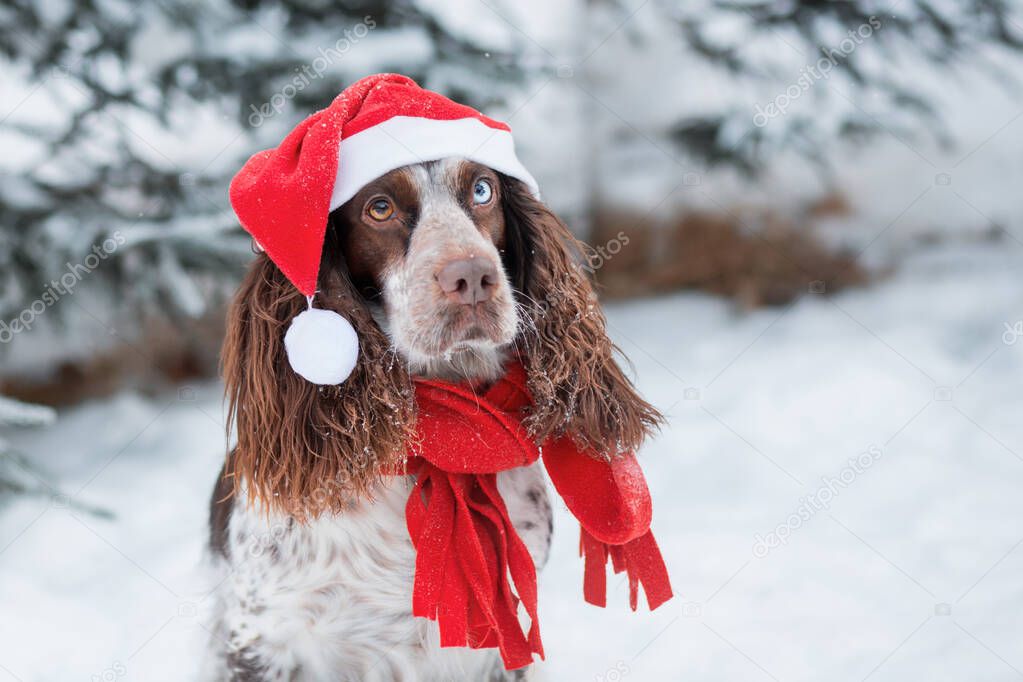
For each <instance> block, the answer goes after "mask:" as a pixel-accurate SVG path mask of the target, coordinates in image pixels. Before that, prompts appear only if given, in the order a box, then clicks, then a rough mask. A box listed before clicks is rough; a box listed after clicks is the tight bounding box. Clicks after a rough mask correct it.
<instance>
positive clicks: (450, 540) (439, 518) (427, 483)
mask: <svg viewBox="0 0 1023 682" xmlns="http://www.w3.org/2000/svg"><path fill="white" fill-rule="evenodd" d="M419 462H420V463H419V465H418V466H417V467H416V470H415V472H414V473H415V474H416V484H415V487H414V488H413V490H412V494H411V495H410V496H409V499H408V503H407V505H406V508H405V515H406V520H407V522H408V526H409V531H410V535H411V537H412V540H413V543H414V544H415V545H416V573H415V579H414V583H413V587H412V614H413V615H415V616H419V617H423V618H429V619H430V620H434V621H437V625H438V629H439V630H440V645H441V646H442V647H458V646H469V647H472V648H474V649H481V648H491V647H497V648H498V649H499V650H500V653H501V658H502V660H503V661H504V665H505V667H506V668H507V669H508V670H514V669H516V668H521V667H524V666H527V665H529V664H530V663H532V662H533V654H537V655H539V656H540V658H543V645H542V644H541V642H540V627H539V622H538V620H537V590H536V567H535V566H534V565H533V559H532V557H531V556H530V555H529V551H528V550H527V549H526V546H525V544H524V543H523V542H522V539H521V538H519V535H518V533H516V532H515V528H514V526H513V525H512V522H511V518H510V517H509V516H508V509H507V507H506V506H505V504H504V500H503V499H502V498H501V495H500V493H499V492H498V489H497V476H496V474H459V473H450V472H445V471H443V470H441V469H438V468H437V467H435V466H433V465H432V464H430V463H429V462H427V461H426V460H420V461H419ZM509 575H510V576H511V579H512V581H513V582H514V584H515V590H517V594H516V592H515V591H513V590H512V587H511V584H510V583H509V580H508V576H509ZM520 603H521V604H522V606H523V607H524V609H525V611H526V614H527V615H528V616H529V620H530V626H529V632H528V634H523V632H522V626H521V624H520V622H519V618H518V607H519V604H520Z"/></svg>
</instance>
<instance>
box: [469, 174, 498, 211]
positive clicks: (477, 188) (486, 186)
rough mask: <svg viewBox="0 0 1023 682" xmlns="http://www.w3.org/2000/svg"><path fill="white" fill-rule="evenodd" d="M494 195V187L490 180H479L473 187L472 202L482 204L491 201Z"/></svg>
mask: <svg viewBox="0 0 1023 682" xmlns="http://www.w3.org/2000/svg"><path fill="white" fill-rule="evenodd" d="M493 196H494V188H493V187H491V186H490V181H489V180H477V181H476V184H475V185H473V188H472V203H474V204H477V205H480V206H482V205H483V204H486V203H489V202H490V199H491V197H493Z"/></svg>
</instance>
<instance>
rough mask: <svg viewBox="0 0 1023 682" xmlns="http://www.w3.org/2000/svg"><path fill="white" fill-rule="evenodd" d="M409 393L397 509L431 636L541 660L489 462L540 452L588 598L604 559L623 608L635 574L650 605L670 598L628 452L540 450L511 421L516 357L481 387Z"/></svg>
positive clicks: (598, 587) (444, 386) (598, 596)
mask: <svg viewBox="0 0 1023 682" xmlns="http://www.w3.org/2000/svg"><path fill="white" fill-rule="evenodd" d="M416 402H417V405H418V418H417V423H416V429H417V436H418V438H417V440H416V443H415V444H414V445H413V446H412V447H411V451H410V455H409V460H408V463H407V465H406V469H405V471H406V472H407V473H409V474H413V475H414V476H415V477H416V483H415V487H414V488H413V490H412V493H411V495H409V499H408V504H407V505H406V507H405V519H406V522H407V524H408V530H409V535H410V536H411V538H412V543H413V544H414V545H415V547H416V574H415V582H414V585H413V591H412V613H413V615H415V616H420V617H424V618H429V619H431V620H435V621H437V624H438V626H439V628H440V644H441V646H470V647H472V648H474V649H479V648H491V647H497V648H498V649H500V651H501V657H502V659H503V660H504V665H505V667H506V668H507V669H509V670H514V669H515V668H521V667H522V666H525V665H529V664H530V663H532V662H533V654H534V653H535V654H538V655H539V656H540V657H541V658H543V646H542V644H541V643H540V630H539V625H538V622H537V615H536V601H537V600H536V596H537V591H536V569H535V567H534V565H533V559H532V558H531V557H530V555H529V552H528V551H527V550H526V546H525V545H524V544H523V542H522V539H521V538H519V535H518V533H516V532H515V528H514V527H513V526H512V522H511V519H509V517H508V509H507V508H506V507H505V504H504V500H503V499H501V494H500V493H499V492H498V489H497V473H498V472H500V471H506V470H508V469H512V468H515V467H519V466H527V465H529V464H532V463H533V462H535V461H536V460H537V459H538V458H539V457H540V454H541V451H542V453H543V461H544V465H545V466H546V468H547V473H548V475H549V476H550V478H551V481H552V482H553V483H554V488H555V489H556V490H557V491H558V493H559V494H560V495H561V497H562V499H563V500H564V501H565V504H566V505H567V506H568V508H569V510H570V511H571V512H572V514H573V515H574V516H575V517H576V518H577V519H578V520H579V523H580V524H581V526H582V538H581V541H580V553H581V554H582V556H583V557H584V560H585V568H584V578H583V597H584V598H585V599H586V601H588V602H589V603H591V604H595V605H597V606H604V605H605V603H606V591H607V572H606V568H605V566H606V564H607V560H608V557H610V559H611V565H612V567H613V568H614V572H615V573H620V572H621V571H625V572H626V573H627V575H628V578H629V588H630V594H629V602H630V605H631V606H632V609H633V610H635V609H636V597H637V592H638V587H639V585H640V584H642V585H643V590H644V591H645V593H646V598H647V603H648V604H649V606H650V609H651V610H652V609H655V608H657V607H658V606H660V605H661V604H662V603H664V602H665V601H667V600H668V599H670V598H671V596H672V594H671V585H670V583H669V581H668V572H667V569H666V568H665V566H664V560H663V559H662V558H661V552H660V550H659V549H658V547H657V542H656V541H655V540H654V536H653V533H652V532H651V531H650V516H651V503H650V493H649V491H648V490H647V487H646V481H645V480H644V479H643V474H642V472H641V471H640V468H639V464H638V463H637V462H636V458H635V457H634V456H633V455H632V454H628V455H624V456H620V457H617V458H615V459H614V460H612V461H611V462H606V461H603V460H599V459H595V458H593V457H591V456H589V455H587V454H586V453H584V452H581V451H580V450H579V448H577V447H576V446H575V445H574V444H573V443H572V441H571V439H570V438H567V437H563V438H558V439H552V440H549V441H547V442H545V443H544V444H543V446H542V448H538V447H537V446H536V445H535V444H534V443H533V442H532V440H530V438H529V437H528V435H527V434H526V431H525V429H524V428H523V427H522V424H521V422H520V419H521V410H522V408H523V407H525V406H527V405H528V404H529V402H530V397H529V393H528V391H527V389H526V374H525V370H524V369H523V368H522V366H521V365H520V364H519V363H514V364H513V365H512V366H511V367H510V368H509V370H508V373H507V374H506V375H505V377H504V378H502V379H501V380H500V381H498V382H497V383H496V384H494V386H493V387H491V388H490V390H488V391H486V393H485V394H483V395H482V396H477V395H476V394H475V393H474V392H473V391H472V390H471V389H470V388H467V387H464V386H459V385H453V384H448V383H442V382H437V381H425V380H417V381H416ZM509 575H510V576H511V581H509V579H508V577H509ZM512 582H514V585H515V588H514V591H513V590H512ZM520 602H521V604H522V605H523V607H524V608H525V611H526V614H527V615H528V616H529V620H530V626H529V632H528V633H523V628H522V626H521V625H520V623H519V618H518V605H519V603H520Z"/></svg>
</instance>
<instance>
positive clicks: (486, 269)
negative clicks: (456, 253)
mask: <svg viewBox="0 0 1023 682" xmlns="http://www.w3.org/2000/svg"><path fill="white" fill-rule="evenodd" d="M437 282H438V283H439V284H440V288H441V290H443V291H444V294H445V295H446V296H447V297H448V298H449V299H451V300H452V301H454V302H455V303H462V304H464V305H472V304H474V303H479V302H481V301H487V300H489V299H490V296H491V295H492V294H493V293H494V288H495V287H496V286H497V267H496V266H495V265H494V264H493V263H492V262H491V260H490V259H489V258H484V257H482V256H476V257H473V258H458V259H456V260H451V261H448V262H447V263H445V264H444V267H442V268H441V269H440V270H439V271H438V272H437Z"/></svg>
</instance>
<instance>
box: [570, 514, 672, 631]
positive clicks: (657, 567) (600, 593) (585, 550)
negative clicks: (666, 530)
mask: <svg viewBox="0 0 1023 682" xmlns="http://www.w3.org/2000/svg"><path fill="white" fill-rule="evenodd" d="M579 555H580V556H582V557H583V561H584V568H583V598H584V599H585V600H586V601H587V602H588V603H590V604H593V605H594V606H600V607H601V608H603V607H605V606H607V568H606V567H607V560H608V558H610V559H611V567H612V569H613V570H614V572H615V574H616V575H617V574H618V573H621V572H622V571H624V572H625V574H626V575H627V576H628V579H629V606H630V607H631V608H632V610H633V611H635V610H636V606H637V602H638V596H639V586H640V585H642V586H643V592H644V593H645V594H646V601H647V605H648V606H649V607H650V610H651V611H653V610H654V609H656V608H657V607H658V606H660V605H661V604H663V603H664V602H666V601H668V600H669V599H671V597H672V592H671V581H670V580H669V579H668V568H667V566H665V565H664V559H663V558H662V557H661V550H660V548H659V547H658V546H657V541H656V540H654V534H653V532H652V531H649V530H648V531H647V532H646V533H644V534H643V535H641V536H639V537H638V538H636V539H635V540H630V541H629V542H626V543H625V544H623V545H610V544H608V543H606V542H601V541H600V540H598V539H597V538H595V537H593V536H592V535H591V534H590V533H589V532H587V530H586V529H585V528H580V537H579Z"/></svg>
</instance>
